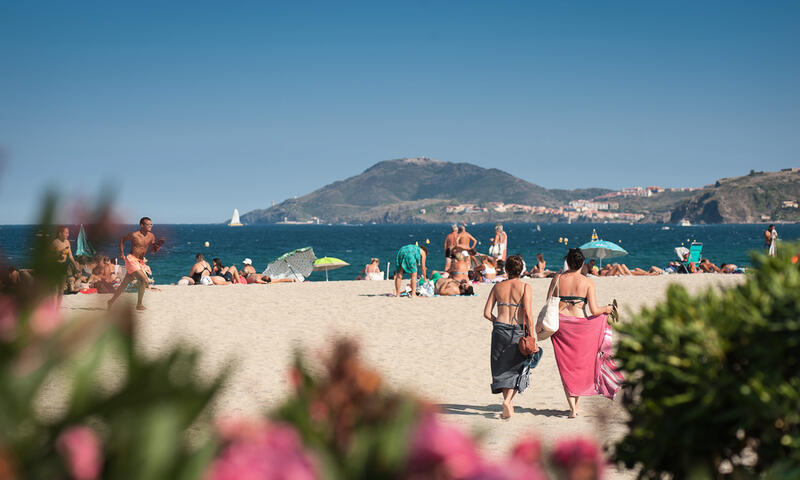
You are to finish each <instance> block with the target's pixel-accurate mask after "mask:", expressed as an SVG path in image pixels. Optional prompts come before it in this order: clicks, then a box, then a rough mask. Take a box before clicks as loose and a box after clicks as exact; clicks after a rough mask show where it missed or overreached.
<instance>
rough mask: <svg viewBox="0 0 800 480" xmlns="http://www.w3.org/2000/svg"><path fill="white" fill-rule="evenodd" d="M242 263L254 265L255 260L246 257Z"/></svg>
mask: <svg viewBox="0 0 800 480" xmlns="http://www.w3.org/2000/svg"><path fill="white" fill-rule="evenodd" d="M242 263H243V264H245V265H252V264H253V261H252V260H250V259H249V258H245V259H244V260H242Z"/></svg>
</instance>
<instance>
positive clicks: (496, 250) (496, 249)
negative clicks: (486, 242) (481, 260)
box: [489, 245, 501, 257]
mask: <svg viewBox="0 0 800 480" xmlns="http://www.w3.org/2000/svg"><path fill="white" fill-rule="evenodd" d="M500 250H501V248H500V245H491V246H489V255H490V256H492V257H499V256H500V255H501V252H500Z"/></svg>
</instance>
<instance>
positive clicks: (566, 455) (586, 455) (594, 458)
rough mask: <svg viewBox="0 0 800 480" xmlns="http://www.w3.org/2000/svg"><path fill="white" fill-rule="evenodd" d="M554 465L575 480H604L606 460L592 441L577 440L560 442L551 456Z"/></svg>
mask: <svg viewBox="0 0 800 480" xmlns="http://www.w3.org/2000/svg"><path fill="white" fill-rule="evenodd" d="M551 459H552V461H553V463H554V464H556V465H557V466H558V467H560V468H562V469H563V470H564V471H566V473H567V478H569V479H574V480H590V479H591V480H598V479H600V478H602V475H603V468H604V463H605V462H604V460H603V455H602V454H601V453H600V449H599V448H598V446H597V445H596V444H595V443H594V442H593V441H591V440H586V439H583V438H575V439H571V440H562V441H560V442H558V444H557V445H556V448H555V449H554V450H553V452H552V454H551Z"/></svg>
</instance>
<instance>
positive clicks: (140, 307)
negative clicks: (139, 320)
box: [136, 305, 147, 311]
mask: <svg viewBox="0 0 800 480" xmlns="http://www.w3.org/2000/svg"><path fill="white" fill-rule="evenodd" d="M136 310H139V311H141V310H147V309H146V308H144V305H136Z"/></svg>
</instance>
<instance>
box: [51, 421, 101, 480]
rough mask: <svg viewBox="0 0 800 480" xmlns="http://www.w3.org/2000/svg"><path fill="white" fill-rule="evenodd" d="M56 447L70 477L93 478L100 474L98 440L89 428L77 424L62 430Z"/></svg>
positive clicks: (81, 479)
mask: <svg viewBox="0 0 800 480" xmlns="http://www.w3.org/2000/svg"><path fill="white" fill-rule="evenodd" d="M56 448H57V449H58V451H59V452H60V453H61V455H62V456H63V457H64V460H65V462H66V464H67V470H69V473H70V475H71V476H72V478H75V479H77V480H94V479H95V478H97V477H98V476H99V475H100V468H101V467H102V463H103V458H102V454H101V451H100V441H99V440H98V439H97V435H95V433H94V431H93V430H92V429H91V428H88V427H83V426H78V427H72V428H70V429H68V430H66V431H64V432H63V433H62V434H61V435H59V437H58V440H57V441H56Z"/></svg>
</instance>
